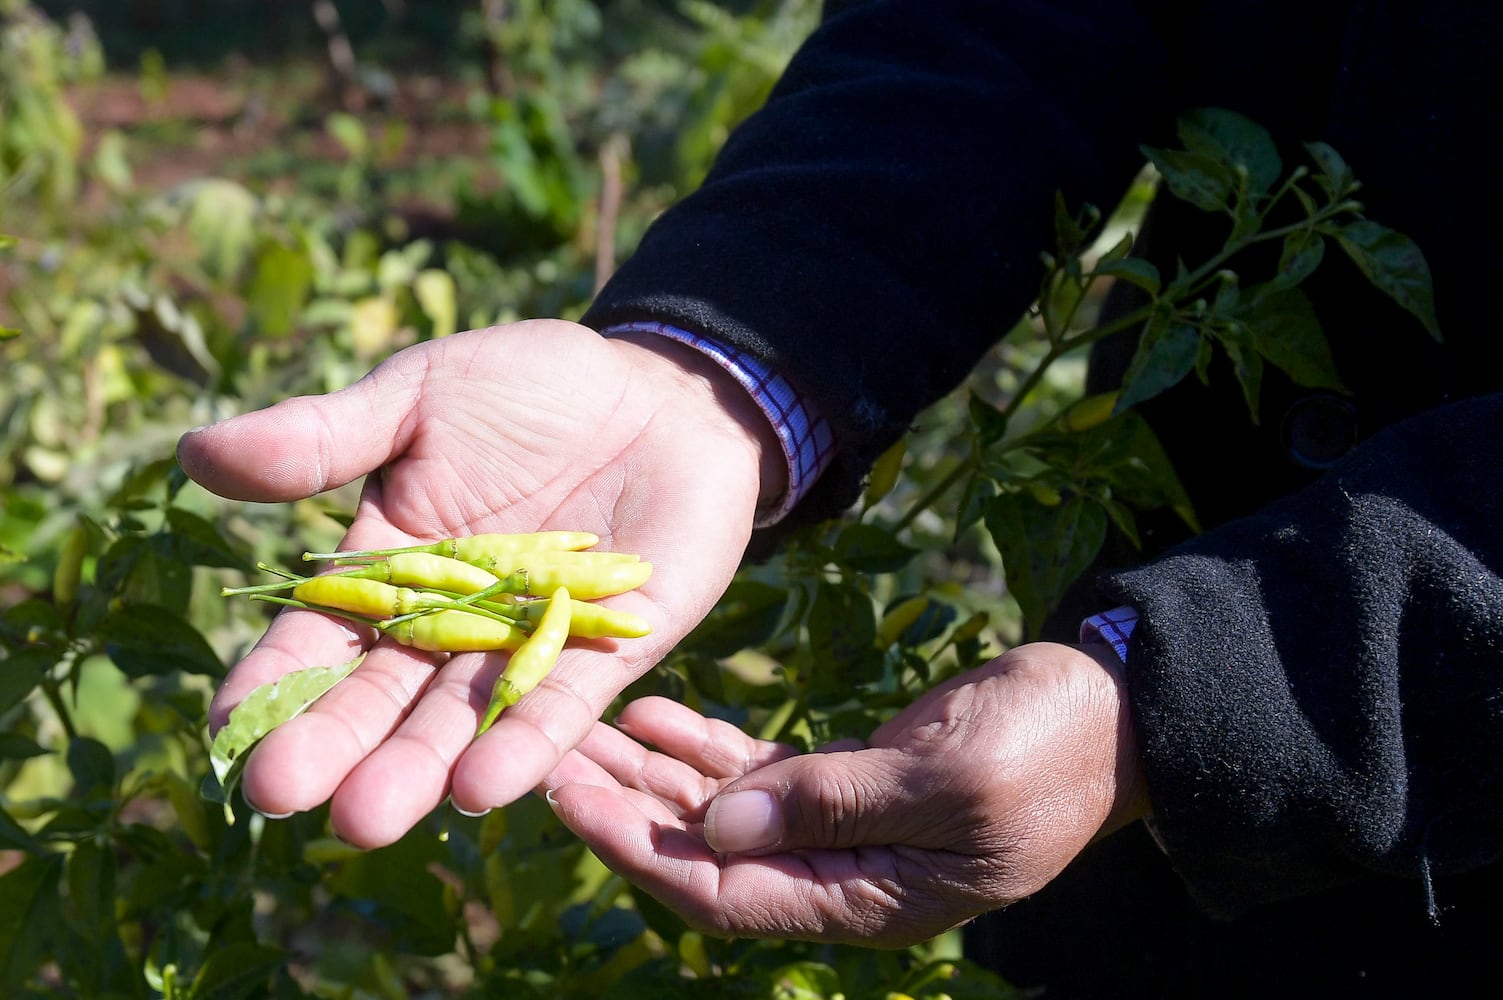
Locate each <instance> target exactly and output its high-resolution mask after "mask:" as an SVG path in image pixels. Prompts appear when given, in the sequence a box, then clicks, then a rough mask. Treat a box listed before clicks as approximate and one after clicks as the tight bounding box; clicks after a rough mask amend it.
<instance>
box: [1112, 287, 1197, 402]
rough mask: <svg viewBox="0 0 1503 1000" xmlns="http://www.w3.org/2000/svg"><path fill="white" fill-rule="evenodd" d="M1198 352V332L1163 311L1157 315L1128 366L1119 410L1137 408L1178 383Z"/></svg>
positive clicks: (1188, 369) (1150, 322) (1190, 368)
mask: <svg viewBox="0 0 1503 1000" xmlns="http://www.w3.org/2000/svg"><path fill="white" fill-rule="evenodd" d="M1199 352H1200V331H1199V330H1198V329H1196V328H1195V327H1194V326H1191V325H1190V324H1189V323H1187V322H1185V321H1184V320H1182V319H1179V318H1178V317H1175V316H1173V315H1171V314H1170V313H1168V312H1166V311H1164V310H1159V311H1157V312H1155V313H1154V316H1153V318H1152V319H1151V320H1149V323H1148V326H1147V328H1146V329H1145V330H1144V331H1143V337H1142V339H1141V340H1140V341H1139V342H1138V349H1137V353H1135V354H1134V355H1133V359H1132V363H1131V364H1129V365H1128V368H1127V374H1126V376H1125V377H1124V378H1123V384H1122V396H1121V398H1120V399H1119V400H1118V401H1117V409H1118V410H1119V411H1121V410H1125V409H1128V408H1129V407H1132V406H1136V405H1137V404H1138V403H1141V402H1143V401H1144V400H1145V399H1151V398H1152V397H1154V396H1157V395H1158V394H1159V393H1161V392H1163V391H1164V390H1166V389H1168V388H1170V387H1172V386H1174V385H1176V384H1178V383H1179V381H1180V380H1181V379H1183V378H1184V377H1185V376H1186V375H1188V374H1190V372H1191V371H1192V370H1193V369H1194V367H1195V360H1196V355H1197V354H1198V353H1199Z"/></svg>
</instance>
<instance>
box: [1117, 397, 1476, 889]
mask: <svg viewBox="0 0 1503 1000" xmlns="http://www.w3.org/2000/svg"><path fill="white" fill-rule="evenodd" d="M1499 427H1503V395H1491V396H1484V397H1479V398H1476V399H1473V400H1469V401H1465V402H1461V403H1457V404H1452V405H1450V406H1448V407H1444V408H1441V409H1437V410H1433V411H1430V412H1429V413H1427V414H1425V415H1422V416H1420V417H1417V418H1414V419H1412V420H1409V421H1406V422H1404V423H1401V424H1398V425H1396V426H1395V427H1393V428H1391V429H1389V430H1388V431H1385V432H1383V433H1380V434H1378V435H1376V436H1374V437H1373V438H1371V439H1370V440H1368V441H1367V442H1365V443H1364V444H1363V445H1362V446H1361V447H1360V448H1358V449H1357V450H1356V451H1354V452H1353V453H1352V455H1351V456H1350V457H1349V460H1348V461H1346V462H1345V463H1344V464H1343V465H1342V466H1340V467H1339V468H1337V469H1335V470H1333V471H1331V472H1330V473H1328V474H1327V475H1326V476H1324V477H1323V478H1321V479H1320V480H1319V481H1317V482H1316V483H1315V484H1314V485H1312V486H1311V487H1309V488H1307V489H1305V490H1304V491H1302V492H1300V493H1298V494H1295V495H1293V496H1292V497H1290V498H1288V499H1286V500H1284V501H1281V502H1279V503H1276V504H1274V505H1273V506H1271V507H1269V508H1267V509H1265V510H1264V511H1262V512H1260V513H1259V514H1257V515H1256V516H1253V517H1249V518H1245V519H1243V520H1240V521H1236V522H1232V523H1230V524H1228V525H1226V526H1224V527H1222V528H1220V529H1217V530H1214V531H1210V532H1207V533H1206V534H1203V535H1201V536H1199V537H1197V538H1195V539H1192V540H1191V541H1189V542H1187V543H1185V544H1184V545H1182V546H1181V547H1179V548H1177V549H1174V550H1171V551H1170V552H1169V553H1168V554H1166V556H1165V557H1164V558H1162V559H1159V560H1157V561H1155V562H1153V563H1151V564H1149V565H1146V566H1144V567H1141V568H1138V569H1134V570H1131V571H1128V572H1123V573H1120V574H1117V575H1115V576H1112V577H1110V578H1109V579H1108V581H1107V586H1106V592H1107V595H1108V597H1109V598H1110V599H1112V600H1115V601H1122V602H1126V603H1129V604H1132V605H1134V606H1136V607H1137V608H1138V609H1139V610H1140V612H1141V613H1142V615H1143V618H1142V622H1141V624H1140V625H1139V626H1138V631H1137V632H1136V633H1135V634H1134V636H1133V644H1132V649H1131V653H1130V655H1129V661H1128V687H1129V690H1130V693H1131V702H1132V710H1133V715H1134V718H1135V720H1136V724H1137V729H1138V738H1139V743H1140V750H1141V754H1142V761H1143V767H1144V769H1145V772H1146V777H1147V783H1148V789H1149V794H1150V798H1151V799H1152V800H1153V802H1154V806H1155V818H1154V825H1155V828H1156V831H1157V833H1158V835H1159V837H1160V841H1161V843H1162V844H1163V846H1164V847H1165V849H1166V850H1167V852H1168V854H1169V856H1170V858H1171V859H1172V861H1173V863H1174V864H1175V866H1176V868H1177V869H1178V870H1179V871H1180V873H1181V874H1182V875H1183V876H1184V877H1185V878H1186V880H1187V881H1188V883H1189V885H1190V886H1191V888H1192V890H1193V891H1194V892H1195V893H1196V895H1197V896H1198V897H1199V899H1200V900H1201V901H1202V902H1203V903H1204V904H1205V905H1206V906H1208V907H1209V908H1211V909H1212V910H1214V911H1216V912H1220V913H1223V914H1235V913H1237V912H1239V911H1241V910H1244V909H1246V908H1247V907H1249V906H1251V905H1254V904H1257V903H1261V902H1266V901H1270V900H1275V899H1279V898H1284V897H1290V896H1294V895H1298V894H1301V893H1305V892H1310V891H1314V890H1316V889H1319V888H1323V887H1325V886H1328V885H1331V884H1334V883H1338V882H1342V881H1345V880H1348V879H1351V878H1355V877H1357V876H1359V875H1363V874H1372V873H1382V874H1388V875H1402V876H1410V877H1415V878H1421V879H1426V878H1428V877H1429V876H1431V875H1441V874H1446V873H1451V872H1460V871H1466V870H1468V869H1471V868H1475V867H1478V866H1481V865H1483V864H1486V863H1489V862H1492V861H1496V860H1498V859H1499V858H1500V857H1503V531H1500V530H1499V527H1498V526H1499V524H1500V523H1503V435H1499V434H1498V428H1499Z"/></svg>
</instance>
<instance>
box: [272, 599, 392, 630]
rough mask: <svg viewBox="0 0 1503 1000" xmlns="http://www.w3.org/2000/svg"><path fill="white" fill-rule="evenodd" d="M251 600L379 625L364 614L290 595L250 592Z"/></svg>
mask: <svg viewBox="0 0 1503 1000" xmlns="http://www.w3.org/2000/svg"><path fill="white" fill-rule="evenodd" d="M250 599H251V600H253V601H265V602H266V603H268V604H282V605H286V606H287V607H289V608H302V609H303V610H304V611H318V612H320V613H322V614H326V615H332V616H333V617H335V618H343V619H345V620H346V621H352V622H355V623H356V624H358V625H369V626H370V627H372V628H377V627H379V626H380V624H381V623H380V622H378V621H376V620H375V619H374V618H368V617H366V616H365V615H357V614H355V613H354V612H353V611H342V610H340V609H339V608H328V607H324V606H323V605H321V604H309V603H308V602H307V601H295V600H293V599H292V598H290V597H274V596H273V595H271V594H252V595H250Z"/></svg>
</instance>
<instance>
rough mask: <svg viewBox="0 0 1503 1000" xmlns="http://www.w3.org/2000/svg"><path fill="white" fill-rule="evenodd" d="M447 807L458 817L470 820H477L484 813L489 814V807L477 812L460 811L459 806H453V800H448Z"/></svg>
mask: <svg viewBox="0 0 1503 1000" xmlns="http://www.w3.org/2000/svg"><path fill="white" fill-rule="evenodd" d="M449 806H450V808H452V809H453V810H454V811H455V812H457V813H459V815H461V816H468V817H470V819H478V818H479V817H481V816H484V815H485V814H486V813H488V812H490V808H489V807H487V808H485V809H482V810H480V811H479V812H470V811H469V810H468V809H461V808H460V807H459V806H457V805H455V804H454V800H453V799H450V800H449Z"/></svg>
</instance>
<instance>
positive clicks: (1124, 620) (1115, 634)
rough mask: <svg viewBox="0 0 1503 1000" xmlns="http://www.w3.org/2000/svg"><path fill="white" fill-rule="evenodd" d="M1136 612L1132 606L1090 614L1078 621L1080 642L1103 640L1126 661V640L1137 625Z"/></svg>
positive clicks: (1118, 656)
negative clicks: (1083, 619)
mask: <svg viewBox="0 0 1503 1000" xmlns="http://www.w3.org/2000/svg"><path fill="white" fill-rule="evenodd" d="M1137 624H1138V612H1137V610H1136V609H1134V608H1127V607H1122V608H1113V609H1112V610H1110V611H1103V612H1101V614H1099V615H1092V616H1091V617H1089V618H1087V619H1086V620H1085V621H1083V622H1081V623H1080V641H1081V642H1105V643H1107V644H1109V645H1110V646H1111V647H1112V649H1114V650H1115V651H1116V653H1117V658H1118V659H1119V660H1121V661H1122V662H1123V663H1126V662H1127V640H1129V639H1131V638H1132V630H1133V629H1134V628H1136V627H1137Z"/></svg>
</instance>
